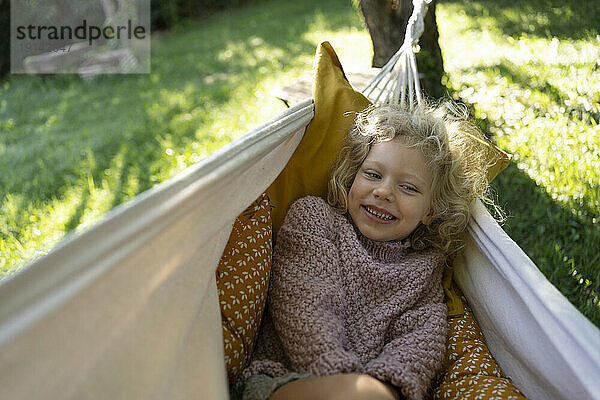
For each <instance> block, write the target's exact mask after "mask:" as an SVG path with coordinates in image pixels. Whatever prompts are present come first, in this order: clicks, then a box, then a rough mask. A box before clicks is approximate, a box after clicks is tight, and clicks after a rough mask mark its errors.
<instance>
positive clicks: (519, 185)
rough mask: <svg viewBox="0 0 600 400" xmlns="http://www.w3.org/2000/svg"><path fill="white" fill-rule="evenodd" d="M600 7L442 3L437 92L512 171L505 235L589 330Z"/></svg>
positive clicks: (599, 241)
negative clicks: (467, 117)
mask: <svg viewBox="0 0 600 400" xmlns="http://www.w3.org/2000/svg"><path fill="white" fill-rule="evenodd" d="M599 16H600V4H599V3H597V2H584V3H580V2H575V1H560V2H559V1H554V0H552V1H544V2H542V1H533V2H524V1H518V0H496V1H469V2H465V1H445V2H444V3H443V4H442V6H441V7H439V11H438V16H437V17H438V24H439V28H440V33H441V37H440V43H441V47H442V50H443V53H444V60H445V63H446V65H445V67H446V72H447V86H448V88H449V90H450V91H451V92H452V93H453V94H454V96H455V97H458V98H461V99H462V100H464V101H466V102H468V103H470V104H472V105H473V108H474V112H475V116H476V117H477V118H478V119H479V122H480V123H481V126H482V127H483V128H484V130H486V131H487V132H489V133H490V134H491V135H492V136H493V138H494V140H495V141H496V142H497V144H498V145H499V146H500V147H501V148H503V149H505V150H507V151H508V152H510V153H513V154H514V162H513V163H512V164H511V166H510V167H509V168H508V169H507V170H506V171H504V172H503V173H502V174H500V176H499V177H498V178H497V179H496V181H495V182H494V185H493V186H494V189H495V191H496V193H497V195H498V197H499V203H500V204H501V205H502V207H503V208H504V209H505V211H506V212H507V215H508V220H507V222H506V223H505V225H504V229H505V230H506V231H507V232H508V233H509V235H510V236H511V237H512V238H513V239H514V240H515V241H516V242H517V243H519V245H520V246H521V248H522V249H523V250H524V251H525V252H526V253H527V254H528V255H529V257H530V258H531V259H532V260H533V261H534V262H535V263H536V265H537V266H538V267H539V268H540V270H541V271H542V272H543V273H544V274H545V275H546V277H547V278H548V279H549V280H550V281H551V282H552V283H553V284H554V285H555V286H556V287H558V288H559V289H560V291H561V292H562V293H563V294H564V295H565V296H566V297H567V298H568V299H569V300H570V301H571V302H572V303H573V304H575V305H576V306H577V307H578V308H579V310H581V311H582V312H583V313H584V314H585V315H586V316H587V317H588V318H589V319H590V320H591V321H592V322H594V323H595V324H596V325H597V326H600V304H599V295H600V187H599V183H600V124H599V123H600V50H599V48H600V36H599V33H600V31H599V28H598V24H597V21H598V17H599Z"/></svg>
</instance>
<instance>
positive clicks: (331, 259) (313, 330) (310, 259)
mask: <svg viewBox="0 0 600 400" xmlns="http://www.w3.org/2000/svg"><path fill="white" fill-rule="evenodd" d="M317 200H318V199H315V198H303V199H300V200H299V201H297V202H296V203H294V204H293V205H292V207H290V211H289V212H288V214H287V215H286V219H285V221H284V224H283V226H282V227H281V229H280V231H279V234H278V236H277V243H276V245H275V249H274V253H273V267H272V277H271V286H270V291H269V296H270V300H269V301H270V307H271V312H272V319H273V323H274V326H275V330H276V331H277V334H278V335H279V337H280V339H281V343H282V345H283V347H284V349H285V352H286V355H287V357H288V358H289V360H290V362H291V364H292V366H293V368H294V369H296V370H297V371H308V372H312V373H314V374H315V375H331V374H336V373H344V372H356V371H360V369H361V368H362V366H361V365H360V362H359V360H358V357H357V356H356V355H355V354H353V353H351V352H348V351H346V350H345V349H344V342H345V335H344V327H343V322H342V320H341V318H340V316H341V315H342V313H343V309H342V305H343V304H344V297H345V293H344V291H343V289H342V285H341V276H340V271H339V259H338V250H337V248H336V247H335V246H334V244H333V243H332V241H331V240H330V239H329V238H328V237H329V234H330V232H329V230H330V228H331V226H330V224H331V216H330V214H329V212H330V211H329V210H328V209H327V205H326V204H324V203H323V202H322V201H317Z"/></svg>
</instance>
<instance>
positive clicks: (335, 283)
mask: <svg viewBox="0 0 600 400" xmlns="http://www.w3.org/2000/svg"><path fill="white" fill-rule="evenodd" d="M444 260H445V259H444V256H443V255H442V254H441V253H439V252H437V251H433V250H431V251H422V252H416V251H413V250H412V249H411V248H410V243H409V241H408V240H404V241H402V242H376V241H373V240H370V239H368V238H366V237H365V236H363V235H362V234H361V233H360V231H358V229H357V228H356V227H355V226H354V224H353V223H352V221H351V219H350V218H349V217H348V216H343V215H340V214H338V213H336V212H335V211H334V210H333V209H332V208H331V207H330V206H329V205H328V204H327V203H326V202H325V201H324V200H323V199H321V198H318V197H312V196H308V197H304V198H301V199H298V200H297V201H296V202H294V203H293V204H292V205H291V206H290V209H289V211H288V213H287V215H286V217H285V220H284V223H283V225H282V227H281V229H280V231H279V233H278V236H277V242H276V244H275V248H274V253H273V267H272V272H271V274H272V275H271V285H270V288H269V301H268V306H267V307H268V309H267V312H266V313H265V318H264V321H263V326H262V328H261V333H260V335H259V340H258V343H257V345H256V349H255V351H254V354H253V356H252V362H251V364H250V366H249V367H248V368H247V369H246V370H245V371H244V376H245V377H249V376H251V375H253V374H257V373H262V374H267V375H271V376H280V375H284V374H286V373H288V372H292V371H293V372H310V373H313V374H315V375H331V374H338V373H351V372H356V373H364V374H368V375H371V376H373V377H375V378H378V379H380V380H382V381H385V382H389V383H391V384H393V385H395V386H397V387H399V388H400V389H401V391H402V393H403V395H404V396H406V397H407V398H408V399H410V400H416V399H422V398H423V397H424V395H425V394H426V392H427V389H428V387H429V384H430V382H431V380H432V378H433V377H434V375H435V373H436V371H437V370H438V369H439V368H440V367H441V365H442V361H443V358H444V351H445V339H446V313H447V311H446V305H445V303H444V294H443V289H442V284H441V277H442V269H443V267H444V263H445V261H444Z"/></svg>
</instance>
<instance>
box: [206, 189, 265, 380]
mask: <svg viewBox="0 0 600 400" xmlns="http://www.w3.org/2000/svg"><path fill="white" fill-rule="evenodd" d="M270 211H271V210H270V204H269V198H268V196H267V195H266V194H264V193H263V194H262V195H261V196H260V197H259V198H258V199H256V200H255V201H254V202H253V203H252V204H250V206H248V208H246V210H245V211H244V212H242V213H241V214H240V215H239V216H238V217H237V219H236V220H235V223H234V225H233V229H232V231H231V234H230V235H229V240H228V242H227V245H226V246H225V250H223V255H222V256H221V260H220V261H219V266H218V267H217V288H218V292H219V302H220V306H221V322H222V327H223V346H224V348H225V364H226V366H227V375H228V376H229V379H230V381H233V380H235V378H236V377H237V375H238V374H239V373H240V372H241V371H242V370H243V369H244V368H245V367H246V364H247V362H248V361H249V359H250V356H251V355H252V350H253V348H254V344H255V342H256V336H257V335H258V330H259V326H260V320H261V318H262V313H263V310H264V307H265V301H266V299H267V289H268V285H269V272H270V270H271V254H272V245H271V244H272V234H271V232H272V231H271V212H270Z"/></svg>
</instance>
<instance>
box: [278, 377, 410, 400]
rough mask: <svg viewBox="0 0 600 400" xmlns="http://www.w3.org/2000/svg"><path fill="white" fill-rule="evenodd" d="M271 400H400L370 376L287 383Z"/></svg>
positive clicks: (391, 388) (390, 390) (395, 393)
mask: <svg viewBox="0 0 600 400" xmlns="http://www.w3.org/2000/svg"><path fill="white" fill-rule="evenodd" d="M269 399H270V400H284V399H290V400H291V399H297V400H300V399H307V400H309V399H310V400H338V399H339V400H359V399H365V400H366V399H369V400H371V399H373V400H399V399H401V397H400V394H399V393H398V391H397V390H396V389H395V388H394V387H393V386H391V385H388V384H386V383H383V382H381V381H379V380H377V379H375V378H373V377H371V376H369V375H361V374H340V375H328V376H315V377H310V378H304V379H298V380H296V381H292V382H290V383H286V384H285V385H283V386H282V387H280V388H279V389H277V390H276V391H275V393H273V395H272V396H271V397H270V398H269Z"/></svg>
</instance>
